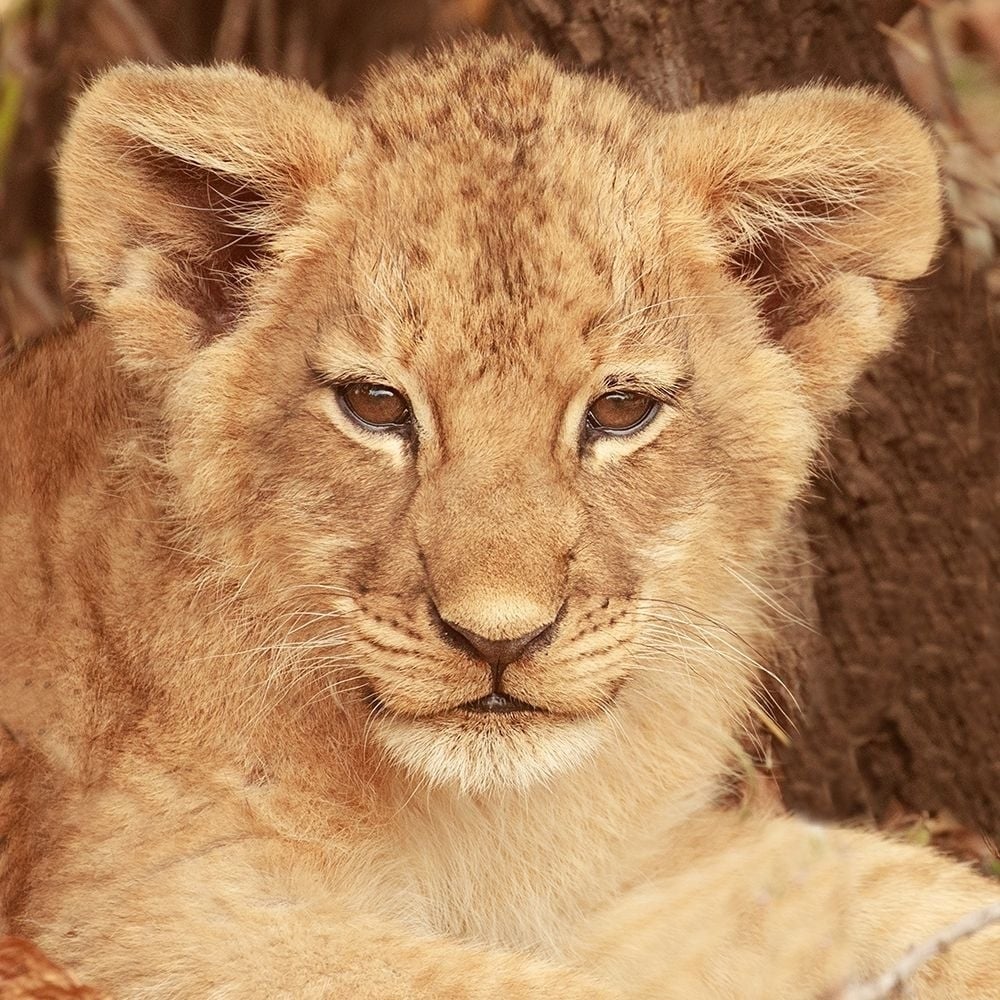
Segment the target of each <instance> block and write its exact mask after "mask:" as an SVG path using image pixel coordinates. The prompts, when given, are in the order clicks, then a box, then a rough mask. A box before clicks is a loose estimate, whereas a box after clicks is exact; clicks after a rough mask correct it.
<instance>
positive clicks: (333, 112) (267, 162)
mask: <svg viewBox="0 0 1000 1000" xmlns="http://www.w3.org/2000/svg"><path fill="white" fill-rule="evenodd" d="M349 134H350V130H349V127H348V126H347V124H346V123H345V122H344V120H343V119H342V116H341V114H340V113H339V112H338V110H337V109H336V108H335V107H334V106H333V105H332V104H331V103H330V102H329V101H328V100H326V99H325V98H324V97H322V96H321V95H320V94H317V93H315V92H314V91H311V90H309V89H308V88H306V87H305V86H302V85H298V84H293V83H289V82H286V81H282V80H277V79H273V78H268V77H265V76H261V75H259V74H257V73H254V72H252V71H250V70H246V69H242V68H238V67H217V68H213V69H198V68H183V69H181V68H178V69H170V70H160V69H150V68H147V67H141V66H124V67H119V68H116V69H114V70H112V71H111V72H109V73H107V74H105V75H104V76H102V77H100V78H99V79H98V80H97V81H96V82H95V83H94V84H93V85H92V86H91V87H90V88H89V89H88V90H87V91H86V92H85V94H84V95H83V97H82V99H81V100H80V103H79V105H78V107H77V110H76V113H75V115H74V116H73V119H72V121H71V123H70V127H69V131H68V134H67V138H66V141H65V144H64V147H63V153H62V157H61V160H60V163H59V170H58V179H59V190H60V196H61V200H62V211H63V229H64V238H65V242H66V246H67V249H68V256H69V264H70V270H71V273H72V275H73V276H74V278H76V279H77V280H78V281H79V282H80V284H81V285H82V287H83V289H84V291H85V292H86V294H87V295H88V296H89V297H90V299H91V300H92V301H93V302H94V304H95V305H96V307H97V308H98V310H99V311H101V310H102V308H103V306H104V305H105V304H106V301H107V299H108V297H109V296H111V295H112V294H113V293H114V292H115V290H116V289H119V288H121V287H123V286H125V285H127V284H128V283H129V282H136V281H138V282H139V283H140V284H141V285H142V286H143V294H145V295H153V296H162V297H165V298H167V299H170V300H171V301H172V302H173V303H175V304H176V305H179V306H182V307H183V308H184V309H186V310H188V311H189V312H190V313H191V314H192V315H193V316H194V317H196V318H197V325H198V328H199V334H198V339H200V340H208V339H211V338H213V337H215V336H217V335H219V334H220V333H222V332H225V331H226V330H227V329H228V328H229V327H230V326H231V325H232V323H233V322H234V321H235V319H236V317H237V316H238V315H239V313H240V310H241V308H242V306H243V303H244V301H245V289H246V286H247V284H248V283H249V282H250V281H251V280H252V278H253V276H254V274H255V273H256V272H257V271H259V270H260V268H261V267H262V265H263V264H265V263H266V261H267V259H268V257H269V254H270V247H271V243H272V242H273V240H274V238H275V237H276V235H277V234H278V233H279V232H280V231H281V230H282V229H284V228H286V227H288V226H290V225H292V224H294V222H295V219H296V217H297V214H298V213H299V212H300V211H301V209H302V207H303V204H304V202H305V200H306V198H307V196H308V194H309V192H310V191H311V190H312V189H313V188H315V187H317V186H319V185H321V184H323V183H324V182H328V181H329V180H330V179H331V178H332V177H333V176H334V175H335V173H336V170H337V165H338V163H339V162H340V161H341V159H342V157H343V156H344V154H345V151H346V148H347V144H348V142H349Z"/></svg>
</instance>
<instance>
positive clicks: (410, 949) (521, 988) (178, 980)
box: [13, 781, 618, 1000]
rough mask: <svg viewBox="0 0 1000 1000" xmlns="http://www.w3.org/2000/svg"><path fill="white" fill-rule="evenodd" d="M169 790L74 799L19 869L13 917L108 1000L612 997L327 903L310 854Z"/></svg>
mask: <svg viewBox="0 0 1000 1000" xmlns="http://www.w3.org/2000/svg"><path fill="white" fill-rule="evenodd" d="M171 784H172V783H171V782H167V781H164V782H161V783H160V785H159V787H158V786H157V785H156V784H155V783H148V784H147V785H146V787H145V788H144V789H141V790H139V789H133V790H129V791H123V790H122V789H119V790H118V791H117V792H115V793H113V794H108V795H107V796H106V797H105V798H104V800H103V801H101V802H99V803H93V802H85V803H79V804H78V806H77V808H74V809H73V810H72V813H73V815H74V819H75V830H74V832H73V834H72V835H71V836H70V835H67V834H65V833H64V835H63V837H62V838H61V844H60V846H59V847H58V848H57V849H56V850H55V851H54V852H53V853H52V855H51V856H50V857H49V858H48V859H47V860H46V862H45V863H44V864H43V865H41V866H40V867H39V868H38V869H36V870H35V871H33V872H32V875H31V879H30V881H31V884H32V889H31V891H30V893H29V896H28V899H27V901H26V904H25V906H24V907H23V909H22V912H21V915H20V916H19V917H18V918H17V919H16V920H15V921H14V927H13V930H14V931H15V932H16V933H18V934H20V935H22V936H24V937H29V938H32V939H33V940H34V941H36V942H37V943H38V944H39V945H40V946H41V947H42V949H43V950H44V951H45V952H46V953H47V954H48V955H49V956H50V957H51V958H52V959H54V960H57V961H58V962H59V963H60V964H63V965H65V966H66V967H68V968H69V969H70V970H71V971H72V972H73V973H74V974H75V975H77V976H78V977H79V978H80V980H81V981H84V982H87V983H88V984H90V985H93V986H95V987H100V988H102V989H105V990H106V991H107V992H108V993H109V995H111V996H113V997H114V998H115V1000H138V998H143V1000H146V998H148V1000H153V998H155V1000H171V998H177V1000H196V998H205V1000H222V998H233V1000H237V998H238V1000H247V998H272V997H289V998H294V1000H335V998H336V1000H341V998H350V1000H442V998H449V1000H501V998H502V1000H611V998H612V997H615V996H617V995H618V994H616V993H614V992H609V991H606V990H605V988H604V987H602V986H600V985H598V984H597V983H596V981H591V980H590V979H589V978H588V977H587V976H586V975H584V974H583V973H581V972H577V971H574V970H571V969H570V968H568V967H560V966H558V965H557V964H555V963H547V962H545V961H542V960H539V959H535V958H532V957H529V956H527V955H521V954H515V953H506V952H501V951H491V950H488V949H486V948H479V947H473V946H466V945H463V944H462V943H460V942H459V941H457V940H451V939H447V938H444V937H434V936H432V935H430V934H427V935H423V936H421V935H420V934H418V933H416V932H413V931H411V930H409V929H408V928H407V927H404V926H403V925H401V924H394V923H392V922H390V921H387V920H382V919H380V918H378V917H376V916H373V915H368V914H366V913H364V912H362V910H361V907H360V906H359V905H358V899H359V898H360V894H359V891H358V887H357V886H355V888H354V890H353V891H352V892H351V894H350V896H349V898H348V896H346V895H343V896H342V895H341V894H340V892H339V889H338V888H337V887H338V878H337V875H336V874H335V873H333V872H332V870H331V867H332V865H331V858H330V856H329V855H326V854H321V853H320V852H319V851H318V850H317V849H316V848H315V845H310V844H308V843H305V842H300V843H291V842H289V841H287V840H284V839H282V838H280V837H278V836H276V835H275V834H274V832H273V831H272V830H269V829H266V828H265V829H262V827H261V824H260V823H258V822H255V821H254V818H253V816H251V815H249V814H248V811H247V810H246V809H245V808H244V807H242V806H241V805H240V804H239V803H238V802H234V801H226V800H225V799H222V798H218V797H215V796H214V795H213V796H212V798H211V799H209V798H208V797H207V796H199V797H198V800H197V801H194V800H192V799H190V798H189V799H188V800H187V801H184V800H183V799H180V798H179V797H178V796H177V795H176V794H175V793H174V790H173V788H172V787H170V786H171ZM343 849H344V850H345V852H354V853H357V852H358V851H363V850H364V847H363V845H360V846H359V845H353V846H352V845H349V844H344V845H343ZM362 888H363V887H362ZM374 895H375V892H374V891H372V892H369V896H374Z"/></svg>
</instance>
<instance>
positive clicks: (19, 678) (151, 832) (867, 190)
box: [0, 43, 1000, 1000]
mask: <svg viewBox="0 0 1000 1000" xmlns="http://www.w3.org/2000/svg"><path fill="white" fill-rule="evenodd" d="M59 185H60V192H61V197H62V204H63V222H64V238H65V245H66V247H67V251H68V256H69V262H70V266H71V270H72V273H73V274H74V275H75V278H76V280H77V282H78V284H79V287H80V289H81V291H82V292H83V293H84V294H85V295H86V296H87V298H88V299H89V301H90V302H91V303H92V305H93V308H94V312H95V316H94V319H93V321H92V322H90V323H87V324H84V325H83V326H81V327H80V328H79V329H77V330H75V331H73V332H71V333H67V334H66V335H64V336H61V337H56V338H53V339H51V340H50V341H49V342H48V343H46V344H43V345H42V346H40V347H38V348H36V349H34V350H32V351H31V352H29V353H28V354H26V355H25V356H23V357H21V358H19V359H18V360H17V361H16V362H15V363H14V364H13V365H12V366H11V367H10V368H9V369H8V370H7V371H5V372H3V373H2V377H0V427H2V429H3V445H2V451H0V504H2V507H0V531H2V535H0V538H2V546H3V552H4V557H3V561H2V565H0V594H2V601H3V606H4V608H5V611H4V614H3V616H2V624H0V656H2V662H3V670H2V674H0V716H2V721H3V723H4V725H5V727H6V731H7V733H8V738H6V740H5V742H3V743H0V755H2V756H3V764H4V767H3V769H2V773H3V774H5V775H6V780H5V783H4V784H2V785H0V795H2V796H4V797H3V799H2V800H0V833H3V834H4V835H5V837H6V840H5V842H4V843H5V845H6V846H5V847H4V848H3V852H2V854H0V863H2V869H0V887H2V891H3V894H4V907H5V909H4V913H5V919H6V922H7V925H8V929H10V930H12V931H16V932H18V933H21V934H24V935H28V936H31V937H33V938H34V939H35V940H37V941H38V942H39V943H40V944H41V945H42V946H44V947H45V948H46V949H48V950H49V951H50V952H51V953H52V954H53V955H54V956H55V957H57V958H59V959H60V960H61V961H63V962H65V963H68V964H69V965H70V966H71V967H72V969H73V970H74V971H75V972H76V973H77V974H79V975H80V976H81V977H85V978H86V979H87V980H89V981H93V982H94V983H95V984H96V985H101V986H103V987H106V988H107V989H108V990H110V991H111V992H112V993H113V994H114V995H115V996H116V997H119V998H121V1000H138V998H147V997H148V998H153V997H156V998H161V1000H162V998H168V997H177V998H181V997H183V998H192V997H205V998H208V997H211V998H224V997H272V996H293V997H296V998H307V1000H308V998H314V997H315V998H319V997H342V996H353V997H355V998H358V1000H366V998H386V997H394V998H395V997H399V998H427V1000H429V998H432V997H433V998H440V997H448V998H470V1000H471V998H491V997H496V998H500V997H503V998H506V1000H518V998H523V1000H528V998H532V1000H546V998H549V1000H555V998H558V1000H571V998H584V997H608V998H610V997H635V998H638V997H651V998H652V997H676V998H684V1000H699V998H701V1000H708V998H719V997H732V998H737V997H739V998H761V1000H763V998H765V997H766V998H769V1000H774V998H806V997H813V996H816V995H817V994H818V993H819V992H820V991H823V990H826V989H831V988H833V987H835V986H837V985H838V984H840V983H842V982H845V981H847V980H849V979H851V978H857V977H860V976H864V975H867V974H870V973H873V972H875V971H877V970H878V969H880V968H881V967H882V966H884V965H885V964H887V963H889V962H891V961H892V960H894V959H895V958H897V957H898V956H899V955H900V954H901V952H902V951H903V950H905V948H906V947H907V946H908V945H909V944H910V943H911V942H913V941H914V940H915V939H917V938H920V937H922V936H924V935H927V934H929V933H932V932H934V931H935V930H937V929H939V928H940V927H941V926H942V925H943V924H944V923H946V922H947V921H949V920H950V919H952V918H954V917H956V916H957V915H959V914H961V913H963V912H964V911H966V910H968V909H970V908H972V907H974V906H975V905H977V904H978V903H979V902H981V901H986V900H988V899H990V898H991V897H992V896H994V895H996V893H995V888H992V887H990V886H989V885H988V884H987V883H986V882H984V881H981V880H979V879H978V878H976V877H974V876H973V875H972V874H970V873H969V872H967V871H966V870H964V869H963V868H961V867H959V866H958V865H955V864H952V863H950V862H947V861H945V860H943V859H940V858H938V857H937V856H935V855H934V854H932V853H930V852H927V851H921V850H917V849H911V848H908V847H905V846H902V845H899V844H896V843H890V842H888V841H886V840H884V839H881V838H879V837H877V836H874V835H870V834H866V833H859V832H853V831H849V830H838V829H826V828H820V827H816V826H813V825H810V824H808V823H806V822H803V821H800V820H796V819H791V818H786V817H777V816H768V815H766V814H764V813H763V811H760V810H753V809H750V810H743V811H735V810H728V811H727V810H726V809H725V808H724V807H723V806H721V805H719V804H718V803H719V802H720V801H721V793H722V790H723V789H724V786H725V783H726V780H727V775H728V774H729V773H730V772H731V769H732V767H733V763H734V760H735V759H736V758H737V756H738V753H739V749H738V744H739V737H740V733H741V728H742V727H743V726H744V725H745V723H746V719H747V715H748V712H749V711H750V707H751V705H752V702H753V691H754V685H755V683H756V679H757V672H758V670H759V666H760V665H759V664H758V663H757V662H756V660H755V656H754V653H753V650H754V649H755V648H760V646H761V645H762V644H763V643H764V642H765V640H766V635H765V632H766V625H765V620H766V617H767V614H768V610H769V608H768V602H769V597H768V587H769V585H770V582H769V573H770V571H771V569H772V566H773V564H774V560H775V558H776V553H777V552H778V551H779V549H780V547H781V544H782V539H783V537H784V534H785V531H786V524H787V518H788V516H789V512H790V509H791V507H792V505H793V504H794V503H795V501H796V500H797V498H798V497H799V495H800V494H801V492H802V490H803V488H804V486H805V484H806V482H807V479H808V475H809V471H810V464H811V461H812V458H813V456H814V455H815V453H816V450H817V447H818V444H819V442H820V441H821V438H822V434H823V431H824V429H825V428H826V426H827V425H828V423H829V421H830V419H831V417H832V416H833V414H834V413H835V412H836V411H837V410H838V409H839V408H840V407H842V406H843V405H844V403H845V402H846V399H847V394H848V391H849V387H850V384H851V381H852V380H853V378H854V377H855V376H856V375H857V373H858V372H859V371H860V370H861V369H862V367H863V366H864V364H865V363H866V362H867V361H868V360H869V359H870V358H871V357H873V356H874V355H875V354H876V353H878V352H879V351H881V350H883V349H884V348H885V347H886V346H887V345H888V344H889V343H890V342H891V339H892V337H893V334H894V331H895V329H896V327H897V326H898V323H899V320H900V318H901V315H902V306H901V302H900V296H899V293H898V292H897V290H896V287H895V286H894V284H893V282H894V281H895V280H898V279H907V278H912V277H915V276H917V275H919V274H921V273H922V272H923V271H924V270H925V268H926V267H927V266H928V264H929V261H930V259H931V255H932V253H933V250H934V247H935V243H936V240H937V238H938V234H939V229H940V210H939V193H938V182H937V177H936V168H935V161H934V155H933V152H932V149H931V146H930V143H929V140H928V138H927V135H926V133H925V131H924V130H923V128H922V127H921V126H920V125H919V124H918V123H917V122H916V121H915V120H914V118H913V116H912V115H911V114H910V113H909V112H907V111H906V110H904V109H903V108H902V107H900V106H899V105H898V104H897V103H895V102H894V101H891V100H888V99H886V98H884V97H881V96H879V95H877V94H874V93H870V92H868V91H864V90H857V89H856V90H836V89H826V88H811V89H805V90H798V91H791V92H788V93H782V94H772V95H763V96H760V97H755V98H751V99H748V100H744V101H741V102H739V103H737V104H734V105H730V106H727V107H722V108H716V109H698V110H695V111H692V112H690V113H687V114H681V115H673V116H662V115H660V114H657V113H656V112H654V111H653V110H651V109H649V108H646V107H643V106H641V105H639V104H638V103H637V102H636V101H635V100H633V99H632V98H630V97H628V96H627V95H625V94H624V93H623V92H622V91H620V90H618V89H616V88H615V87H614V86H612V85H610V84H608V83H605V82H600V81H595V80H592V79H584V78H581V77H576V76H572V75H568V74H565V73H563V72H562V71H560V70H557V69H556V68H555V67H554V66H553V65H552V64H551V63H550V62H548V61H546V60H545V59H543V58H542V57H540V56H538V55H533V54H527V53H522V52H519V51H517V50H515V49H513V48H510V47H507V46H504V45H498V44H492V43H473V44H466V45H465V46H463V47H460V48H457V49H451V50H447V51H443V52H440V53H438V54H436V55H433V56H430V57H428V58H426V59H424V60H422V61H420V62H416V63H411V64H401V65H397V66H394V67H389V68H388V69H386V70H385V71H383V72H382V74H381V75H379V76H377V77H376V78H374V79H372V80H371V81H370V82H369V84H368V86H367V88H366V89H365V91H364V92H363V94H362V95H361V97H360V98H359V99H358V101H357V102H356V103H352V104H344V105H340V106H337V105H334V104H331V103H329V102H327V101H326V100H325V99H323V98H321V97H320V96H318V95H317V94H315V93H312V92H310V91H308V90H306V89H304V88H302V87H300V86H296V85H293V84H289V83H284V82H280V81H277V80H273V79H268V78H265V77H261V76H258V75H255V74H253V73H251V72H249V71H247V70H244V69H237V68H234V67H222V68H216V69H174V70H167V71H161V70H152V69H143V68H140V67H125V68H121V69H117V70H114V71H112V72H110V73H108V74H107V75H105V76H103V77H102V78H100V79H99V80H98V81H97V82H96V83H95V84H94V85H93V86H92V87H91V88H90V89H89V91H88V92H87V93H86V94H85V95H84V97H83V99H82V101H81V102H80V105H79V107H78V109H77V111H76V114H75V116H74V118H73V121H72V124H71V127H70V129H69V132H68V135H67V139H66V143H65V148H64V151H63V155H62V160H61V163H60V167H59ZM344 378H356V379H365V380H374V381H379V382H387V383H389V384H392V385H394V386H396V387H398V388H399V389H401V390H402V391H404V392H405V393H406V394H407V396H408V397H409V399H410V401H411V404H412V408H413V412H414V415H415V417H416V420H417V423H418V426H419V440H418V443H417V445H416V447H411V446H409V445H407V444H406V443H405V442H403V441H401V440H400V439H397V438H393V437H391V436H386V435H384V434H381V435H380V434H375V433H371V432H368V431H365V430H362V429H360V428H359V427H358V426H356V425H355V424H353V423H352V422H351V421H350V420H349V419H348V418H347V417H346V416H345V414H344V412H343V411H342V410H341V409H340V407H339V406H338V405H337V403H336V401H335V397H334V394H333V391H332V390H331V388H330V386H329V384H328V383H329V382H330V381H331V380H333V381H336V380H338V379H344ZM622 382H624V383H625V384H627V385H632V386H637V387H640V388H644V389H647V390H648V391H653V392H661V393H662V392H664V387H667V389H669V388H670V387H674V386H681V387H683V388H679V389H678V391H677V395H676V398H675V399H673V401H672V402H671V403H670V404H669V405H665V406H664V407H663V408H662V410H661V412H660V414H659V415H658V416H657V417H656V419H655V420H654V421H653V422H652V424H650V426H649V427H648V428H646V429H644V430H642V431H640V432H639V433H638V434H636V435H634V436H632V437H629V438H622V439H614V440H596V441H593V442H589V443H585V444H583V445H581V427H582V424H583V417H584V414H585V412H586V409H587V406H588V403H589V401H590V400H591V399H593V398H594V397H595V396H597V395H600V393H601V392H604V391H606V390H607V386H609V385H616V384H620V383H622ZM666 394H667V395H668V396H669V392H667V393H666ZM431 602H433V603H434V605H436V607H437V609H438V611H439V612H440V614H441V615H443V616H444V617H445V618H446V619H448V620H449V621H452V622H456V623H459V624H461V625H462V626H463V627H465V628H468V629H470V630H472V631H475V632H478V633H480V634H482V635H485V636H488V637H491V638H497V639H499V638H503V637H507V636H515V635H520V634H522V633H525V632H528V631H531V630H533V629H535V628H537V627H539V626H541V625H545V624H546V623H547V622H549V621H551V620H552V619H553V618H554V617H557V616H558V623H557V627H556V631H555V635H554V637H553V639H552V641H551V642H550V643H549V644H548V645H546V646H544V647H542V648H539V649H536V650H534V651H532V652H531V653H530V654H529V655H527V656H526V657H524V658H523V659H521V660H518V661H517V662H515V663H513V664H512V665H511V666H510V667H509V668H508V669H507V672H506V674H505V679H504V683H505V685H506V687H507V689H508V690H509V691H510V692H511V693H512V694H513V695H515V696H517V697H518V698H520V699H522V700H524V701H528V702H531V703H533V704H535V705H538V706H540V707H542V708H544V709H545V710H546V712H545V713H542V714H535V715H530V716H513V717H511V716H499V717H494V716H483V715H474V714H471V713H468V712H465V711H461V710H459V709H457V708H456V706H458V705H460V704H462V703H464V702H467V701H469V700H470V699H474V698H477V697H479V696H481V695H483V694H485V693H486V692H487V691H488V690H489V688H490V684H491V678H490V672H489V670H488V668H487V667H486V666H485V665H484V664H483V663H481V662H479V661H477V660H474V659H473V658H471V657H470V656H469V655H467V654H466V653H465V652H464V651H463V650H461V649H459V648H457V647H456V646H455V645H454V644H451V643H449V642H447V641H446V639H445V637H443V636H442V634H441V630H440V627H439V626H438V625H437V624H436V623H435V619H434V617H433V615H432V613H431V610H430V605H431ZM996 959H997V937H996V935H993V936H990V935H988V934H983V935H980V936H979V937H977V938H975V939H973V940H971V941H967V942H964V943H962V944H960V945H959V946H957V947H956V948H955V949H954V950H953V951H952V952H951V953H949V955H948V956H946V957H944V958H942V959H940V960H938V961H936V962H935V963H933V964H932V965H931V966H929V967H928V969H927V970H926V972H925V974H924V976H923V978H922V979H921V980H920V983H919V989H918V995H919V996H920V997H921V998H935V1000H945V998H951V1000H958V998H962V1000H973V998H977V1000H985V998H988V997H993V998H996V997H997V996H1000V987H998V978H997V961H996Z"/></svg>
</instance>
